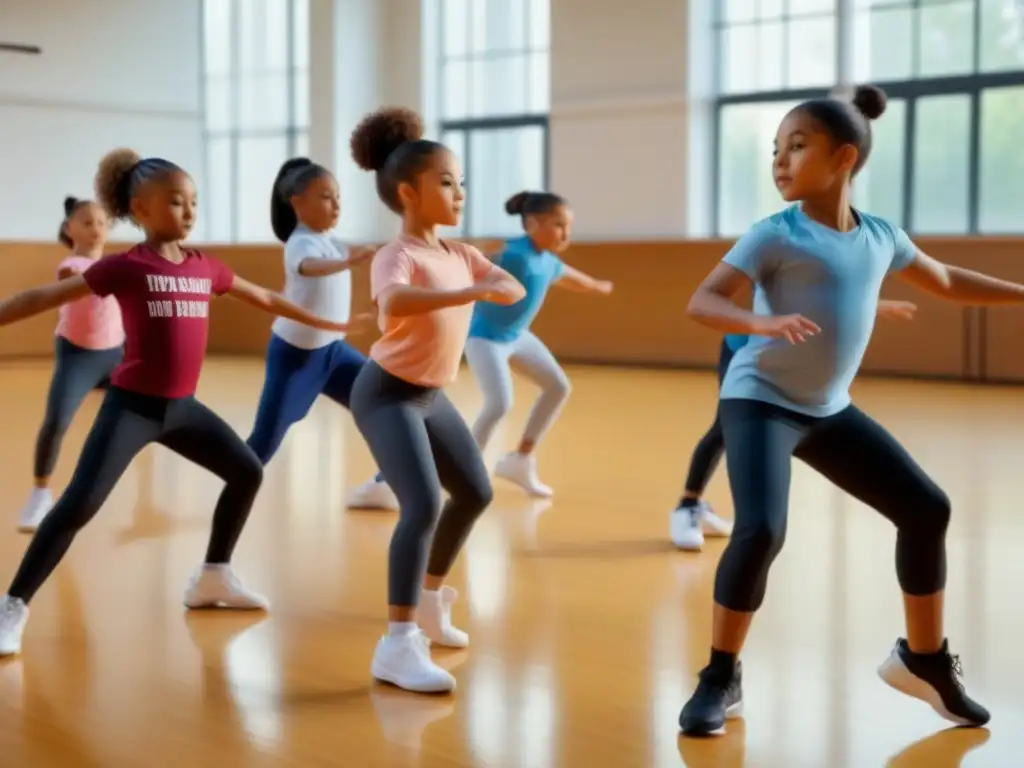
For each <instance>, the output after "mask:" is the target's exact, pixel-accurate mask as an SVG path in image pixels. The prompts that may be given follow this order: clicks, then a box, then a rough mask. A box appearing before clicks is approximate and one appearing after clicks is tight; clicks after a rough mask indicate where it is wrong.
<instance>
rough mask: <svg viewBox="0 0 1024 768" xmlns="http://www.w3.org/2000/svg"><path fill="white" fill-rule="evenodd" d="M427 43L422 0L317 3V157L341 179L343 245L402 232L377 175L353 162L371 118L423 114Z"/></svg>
mask: <svg viewBox="0 0 1024 768" xmlns="http://www.w3.org/2000/svg"><path fill="white" fill-rule="evenodd" d="M421 37H422V35H421V34H420V4H419V2H418V0H312V2H311V3H310V68H311V73H310V137H309V147H310V156H311V157H312V158H313V159H314V160H316V161H317V162H320V163H323V164H324V165H326V166H327V167H329V168H332V169H333V170H334V172H335V174H336V176H337V178H338V184H339V186H340V187H341V196H342V213H341V221H340V223H339V225H338V234H339V236H340V237H342V238H345V239H352V240H386V239H389V238H391V237H393V236H394V234H395V232H396V231H397V227H398V220H397V219H396V217H395V215H394V214H392V213H391V212H390V211H388V210H387V208H386V207H385V206H384V204H383V203H381V202H380V201H379V199H378V197H377V192H376V187H375V185H374V175H373V174H372V173H368V172H366V171H363V170H360V169H359V168H358V167H357V166H356V164H355V163H354V162H353V161H352V156H351V153H350V151H349V140H350V138H351V134H352V130H353V129H354V128H355V127H356V125H357V124H358V123H359V121H360V120H361V119H362V118H363V117H364V116H365V115H366V114H367V113H368V112H372V111H373V110H375V109H378V108H380V107H382V106H390V105H396V106H407V107H411V108H413V109H420V108H421V105H422V101H423V97H422V95H421V93H422V87H421V82H420V81H421V74H420V72H421V70H422V66H421V60H422V59H421V56H422V53H421V51H422V43H421Z"/></svg>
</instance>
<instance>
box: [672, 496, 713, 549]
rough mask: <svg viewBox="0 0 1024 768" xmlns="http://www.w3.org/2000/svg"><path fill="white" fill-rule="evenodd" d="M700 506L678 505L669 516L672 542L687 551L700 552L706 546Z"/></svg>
mask: <svg viewBox="0 0 1024 768" xmlns="http://www.w3.org/2000/svg"><path fill="white" fill-rule="evenodd" d="M701 518H702V515H701V511H700V506H699V505H698V506H694V507H677V508H676V509H673V510H672V513H671V514H670V516H669V523H668V525H669V535H671V537H672V543H673V544H675V545H676V546H677V547H678V548H679V549H683V550H686V551H687V552H700V551H701V549H703V547H704V531H703V529H702V528H701Z"/></svg>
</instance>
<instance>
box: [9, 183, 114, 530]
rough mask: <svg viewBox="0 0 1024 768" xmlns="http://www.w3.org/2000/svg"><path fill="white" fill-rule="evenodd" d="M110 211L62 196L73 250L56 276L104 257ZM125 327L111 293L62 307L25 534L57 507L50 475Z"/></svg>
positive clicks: (104, 377)
mask: <svg viewBox="0 0 1024 768" xmlns="http://www.w3.org/2000/svg"><path fill="white" fill-rule="evenodd" d="M107 229H108V227H107V215H106V213H105V212H104V211H103V209H102V208H101V207H100V206H99V205H97V204H96V203H94V202H93V201H92V200H79V199H78V198H75V197H68V198H65V200H64V221H62V222H61V225H60V231H59V233H58V235H57V239H58V240H60V242H61V243H62V244H64V245H66V246H67V247H68V248H69V249H71V254H72V255H70V256H68V257H67V258H66V259H64V261H62V262H61V263H60V265H59V266H58V267H57V278H58V279H60V280H63V279H64V278H66V277H72V276H73V275H80V274H82V273H83V272H84V271H85V270H87V269H89V267H91V266H92V265H93V264H95V263H96V262H97V261H98V260H99V259H100V258H102V256H103V245H104V244H105V243H106V240H107ZM123 344H124V328H123V327H122V325H121V310H120V308H119V307H118V306H117V299H115V298H114V297H112V296H108V297H106V298H100V297H99V296H86V297H85V298H84V299H79V300H78V301H75V302H72V303H71V304H65V305H64V306H62V307H61V308H60V314H59V316H58V320H57V330H56V333H55V340H54V366H53V377H52V379H51V380H50V392H49V395H48V396H47V398H46V415H45V416H44V417H43V424H42V426H41V427H40V428H39V435H38V437H37V438H36V450H35V463H34V465H33V466H34V470H33V473H32V474H33V477H34V479H35V487H34V488H33V489H32V493H31V494H30V495H29V497H28V501H27V502H25V506H24V507H22V508H21V513H20V515H19V522H18V530H20V531H24V532H26V533H28V532H32V531H34V530H35V529H36V528H38V527H39V522H40V521H41V520H42V519H43V518H44V517H45V516H46V514H47V513H48V512H49V511H50V508H51V507H52V506H53V494H52V493H50V475H52V474H53V468H54V466H55V465H56V464H57V454H58V452H59V451H60V444H61V441H62V440H63V439H64V433H65V432H66V431H67V429H68V426H69V425H70V424H71V420H72V419H73V418H74V416H75V413H76V412H77V411H78V407H79V406H80V405H81V404H82V400H84V399H85V396H86V395H87V394H89V392H91V391H92V390H94V389H96V388H98V387H101V386H104V385H105V384H106V383H107V382H109V380H110V374H111V373H113V371H114V368H116V367H117V365H118V363H120V362H121V357H122V353H123V349H122V345H123Z"/></svg>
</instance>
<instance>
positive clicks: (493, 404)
mask: <svg viewBox="0 0 1024 768" xmlns="http://www.w3.org/2000/svg"><path fill="white" fill-rule="evenodd" d="M511 410H512V398H511V397H506V396H504V395H501V396H498V397H487V398H485V399H484V407H483V409H482V410H481V412H480V417H481V418H482V419H487V420H489V421H495V422H497V421H501V420H502V419H504V418H505V417H506V416H508V414H509V411H511Z"/></svg>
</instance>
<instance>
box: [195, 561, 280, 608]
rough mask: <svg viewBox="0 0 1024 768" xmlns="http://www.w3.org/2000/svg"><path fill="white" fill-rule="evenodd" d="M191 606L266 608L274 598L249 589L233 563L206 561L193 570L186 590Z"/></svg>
mask: <svg viewBox="0 0 1024 768" xmlns="http://www.w3.org/2000/svg"><path fill="white" fill-rule="evenodd" d="M185 605H186V607H188V608H232V609H235V610H243V611H265V610H267V609H268V608H270V601H269V600H267V598H265V597H263V595H260V594H257V593H255V592H253V591H251V590H249V589H246V588H245V586H244V585H243V584H242V582H241V580H240V579H239V578H238V577H237V576H235V574H234V572H233V571H232V570H231V566H230V565H209V564H207V565H204V566H203V567H202V568H200V569H199V570H197V571H196V572H195V573H194V574H192V578H191V580H190V581H189V584H188V589H186V590H185Z"/></svg>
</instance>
